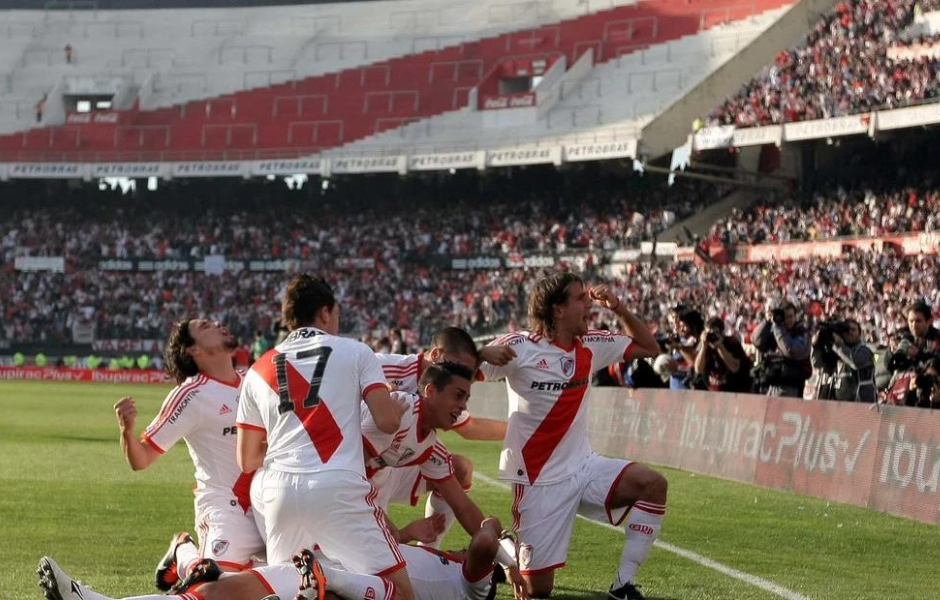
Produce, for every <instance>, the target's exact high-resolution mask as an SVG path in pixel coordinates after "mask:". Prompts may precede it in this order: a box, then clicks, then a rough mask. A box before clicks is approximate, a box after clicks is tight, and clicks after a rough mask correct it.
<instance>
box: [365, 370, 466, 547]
mask: <svg viewBox="0 0 940 600" xmlns="http://www.w3.org/2000/svg"><path fill="white" fill-rule="evenodd" d="M473 378H474V371H473V369H470V368H468V367H466V366H464V365H461V364H459V363H453V362H443V363H435V364H431V365H429V366H428V367H427V369H426V370H425V371H424V373H423V374H422V376H421V382H420V385H419V388H420V389H421V393H420V394H405V393H402V392H393V393H392V397H393V398H394V399H395V400H396V401H398V402H400V403H401V404H402V405H403V406H404V407H405V409H406V410H405V413H404V414H403V415H402V418H401V425H400V427H399V429H398V431H396V432H395V433H394V434H386V433H383V432H382V431H381V430H379V429H378V427H377V426H376V424H375V422H374V420H373V419H372V417H371V416H369V415H364V416H363V420H362V436H363V444H364V446H365V457H366V475H367V477H369V479H370V481H371V482H372V485H373V486H374V487H375V489H376V492H377V494H376V498H375V505H376V507H377V508H379V509H381V510H383V511H386V510H387V508H388V505H389V503H404V504H412V505H413V504H415V502H416V499H417V497H419V496H420V495H421V494H423V493H424V492H425V490H431V491H433V492H435V493H436V494H438V495H439V497H440V499H441V501H442V502H443V503H446V505H447V506H448V508H449V509H450V510H451V511H452V512H453V514H454V515H455V518H456V519H457V520H458V521H459V522H460V524H461V525H462V526H463V528H464V529H465V530H466V531H467V533H469V534H473V532H474V531H476V530H477V529H478V528H479V527H480V522H481V521H482V520H483V512H482V511H481V510H480V508H479V507H478V506H477V505H476V504H475V503H474V502H473V500H471V499H470V497H469V496H467V493H466V491H465V482H462V481H460V479H459V476H457V475H456V474H455V468H454V465H453V462H452V456H451V454H450V452H449V451H448V450H447V448H446V447H445V446H444V444H443V443H442V442H441V441H440V440H439V439H438V438H437V431H438V430H439V429H446V428H447V427H449V426H450V425H452V424H453V423H454V422H455V421H456V420H457V419H458V418H459V416H460V415H461V414H462V413H463V411H464V410H466V407H467V401H468V400H469V399H470V386H471V385H472V382H473ZM437 518H440V515H437ZM429 519H431V520H434V519H435V517H433V516H432V517H429ZM412 525H414V524H412ZM407 529H408V528H405V529H403V530H402V531H401V532H399V536H400V537H399V541H407V540H410V539H414V538H417V536H413V535H408V534H407V533H406V530H407ZM436 534H437V535H435V536H434V538H437V537H438V536H439V535H440V534H441V531H440V530H438V531H437V532H436ZM418 539H420V538H418Z"/></svg>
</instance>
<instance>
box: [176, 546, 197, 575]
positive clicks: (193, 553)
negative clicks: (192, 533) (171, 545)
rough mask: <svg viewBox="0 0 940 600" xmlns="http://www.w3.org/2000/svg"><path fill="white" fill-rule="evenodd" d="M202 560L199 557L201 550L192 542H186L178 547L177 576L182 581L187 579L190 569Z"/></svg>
mask: <svg viewBox="0 0 940 600" xmlns="http://www.w3.org/2000/svg"><path fill="white" fill-rule="evenodd" d="M200 558H202V557H201V556H199V548H197V547H196V544H193V543H192V542H186V543H185V544H180V545H179V546H177V547H176V574H177V575H179V577H180V579H183V578H184V577H186V575H187V574H188V573H189V568H190V567H192V566H193V565H194V564H196V562H197V561H198V560H199V559H200Z"/></svg>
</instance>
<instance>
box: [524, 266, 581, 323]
mask: <svg viewBox="0 0 940 600" xmlns="http://www.w3.org/2000/svg"><path fill="white" fill-rule="evenodd" d="M572 283H582V284H583V283H584V282H583V281H582V280H581V278H580V277H578V276H577V275H575V274H573V273H557V274H555V275H552V276H551V277H543V278H542V279H539V280H538V282H537V283H536V284H535V289H533V290H532V293H531V295H530V296H529V326H530V327H532V329H533V330H534V331H537V332H538V333H541V334H542V335H544V336H545V337H547V338H552V337H553V336H554V335H555V307H556V306H558V305H559V304H564V303H565V301H567V300H568V286H570V285H571V284H572Z"/></svg>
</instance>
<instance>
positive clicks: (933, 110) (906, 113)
mask: <svg viewBox="0 0 940 600" xmlns="http://www.w3.org/2000/svg"><path fill="white" fill-rule="evenodd" d="M934 123H940V103H937V102H934V103H932V104H925V105H923V106H909V107H907V108H896V109H894V110H885V111H881V112H879V113H878V114H877V117H876V126H877V127H878V130H879V131H880V130H886V129H903V128H905V127H919V126H921V125H933V124H934Z"/></svg>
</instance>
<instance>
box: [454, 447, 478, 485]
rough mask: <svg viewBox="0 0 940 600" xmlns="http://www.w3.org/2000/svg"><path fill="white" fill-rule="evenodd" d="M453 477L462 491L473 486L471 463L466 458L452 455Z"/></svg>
mask: <svg viewBox="0 0 940 600" xmlns="http://www.w3.org/2000/svg"><path fill="white" fill-rule="evenodd" d="M453 462H454V476H455V477H456V478H457V481H458V482H459V483H460V486H461V487H463V488H464V489H468V488H469V487H470V486H471V485H472V484H473V463H472V462H470V459H469V458H467V457H466V456H462V455H460V454H454V456H453Z"/></svg>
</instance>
